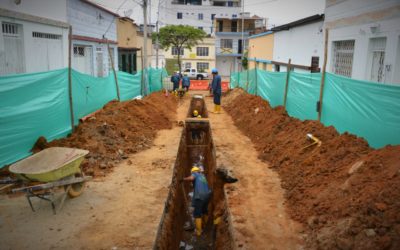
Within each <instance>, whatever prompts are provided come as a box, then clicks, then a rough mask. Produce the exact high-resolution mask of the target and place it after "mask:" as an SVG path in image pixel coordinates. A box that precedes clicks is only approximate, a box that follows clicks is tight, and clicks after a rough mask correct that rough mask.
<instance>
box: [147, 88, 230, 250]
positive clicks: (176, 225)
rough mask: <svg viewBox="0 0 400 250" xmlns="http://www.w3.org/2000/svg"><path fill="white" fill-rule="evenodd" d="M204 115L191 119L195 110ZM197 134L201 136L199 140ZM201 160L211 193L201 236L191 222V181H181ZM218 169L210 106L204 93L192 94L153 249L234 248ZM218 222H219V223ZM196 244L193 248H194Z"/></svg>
mask: <svg viewBox="0 0 400 250" xmlns="http://www.w3.org/2000/svg"><path fill="white" fill-rule="evenodd" d="M195 109H196V110H197V111H198V112H199V114H200V115H201V117H202V118H200V119H199V118H192V114H193V110H195ZM197 135H200V139H198V138H199V137H198V136H197ZM195 163H201V164H202V165H203V166H204V174H205V176H206V178H207V181H208V184H209V187H210V188H211V189H212V196H211V200H210V202H209V206H208V215H209V220H208V223H207V225H205V227H204V229H203V233H202V235H201V236H200V237H197V236H195V233H194V231H193V230H186V229H187V228H186V227H187V226H188V225H190V221H191V220H192V219H193V218H192V215H191V214H192V213H191V212H192V210H189V211H188V208H190V203H191V201H190V195H189V193H190V192H192V191H193V188H192V185H191V183H187V182H181V181H180V180H181V179H182V178H183V177H186V176H189V175H190V170H191V167H192V166H193V164H195ZM219 170H220V169H218V168H217V163H216V154H215V146H214V142H213V138H212V133H211V127H210V122H209V120H208V112H207V107H206V105H205V102H204V97H203V96H196V95H195V96H193V97H192V99H191V103H190V107H189V110H188V112H187V119H186V120H185V128H184V129H183V130H182V136H181V140H180V144H179V148H178V153H177V158H176V162H175V166H174V170H173V176H172V181H171V185H170V190H169V193H168V197H167V200H166V202H165V207H164V211H163V215H162V217H161V221H160V224H159V227H158V231H157V235H156V239H155V242H154V246H153V249H233V248H234V246H233V240H232V230H231V228H232V227H231V219H230V215H229V208H228V206H227V203H226V194H225V191H224V184H225V181H226V179H224V178H221V174H220V171H219ZM217 221H219V222H218V223H216V222H217ZM191 247H193V248H191Z"/></svg>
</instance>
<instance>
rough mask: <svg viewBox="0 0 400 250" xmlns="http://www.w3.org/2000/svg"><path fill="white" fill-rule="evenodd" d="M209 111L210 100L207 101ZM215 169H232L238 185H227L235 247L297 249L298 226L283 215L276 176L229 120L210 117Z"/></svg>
mask: <svg viewBox="0 0 400 250" xmlns="http://www.w3.org/2000/svg"><path fill="white" fill-rule="evenodd" d="M206 103H207V108H208V110H212V108H213V103H212V99H211V98H207V99H206ZM210 120H211V128H212V133H213V138H214V142H215V145H216V151H217V165H219V166H221V165H224V166H225V167H226V168H228V169H231V170H232V171H233V173H234V174H235V176H236V177H237V178H238V179H239V181H238V182H237V183H235V184H227V185H226V186H225V188H227V191H228V197H227V198H228V205H229V208H230V211H231V216H232V221H233V232H234V238H235V245H236V247H238V248H239V249H300V248H301V244H302V235H301V233H300V232H301V226H300V224H298V223H296V222H294V221H293V220H291V219H290V218H289V216H288V215H287V213H286V211H285V206H284V196H283V193H284V191H283V189H282V188H281V185H280V179H279V177H278V175H277V173H276V172H274V171H272V170H271V169H269V167H268V165H267V164H266V163H264V162H262V161H261V160H259V159H258V157H257V151H256V150H255V148H254V146H253V143H252V142H251V141H250V139H249V138H248V137H246V136H245V135H243V133H242V132H241V131H240V130H239V129H238V128H237V127H236V126H235V125H234V123H233V121H232V119H231V117H230V116H229V115H228V114H227V113H225V112H223V113H222V114H212V113H210Z"/></svg>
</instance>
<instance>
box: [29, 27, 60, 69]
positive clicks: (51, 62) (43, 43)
mask: <svg viewBox="0 0 400 250" xmlns="http://www.w3.org/2000/svg"><path fill="white" fill-rule="evenodd" d="M32 36H33V38H32V39H33V51H32V52H31V53H32V56H33V58H35V62H36V63H35V64H33V65H32V71H33V72H39V71H48V70H54V69H61V68H63V48H62V35H58V34H49V33H41V32H33V34H32Z"/></svg>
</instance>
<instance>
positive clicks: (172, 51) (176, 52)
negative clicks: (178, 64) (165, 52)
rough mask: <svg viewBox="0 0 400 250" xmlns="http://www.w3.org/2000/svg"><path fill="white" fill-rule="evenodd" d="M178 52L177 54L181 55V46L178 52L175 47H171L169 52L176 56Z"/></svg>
mask: <svg viewBox="0 0 400 250" xmlns="http://www.w3.org/2000/svg"><path fill="white" fill-rule="evenodd" d="M178 53H179V55H181V56H183V48H181V49H180V51H179V52H178V48H177V47H172V48H171V54H172V55H173V56H177V55H178Z"/></svg>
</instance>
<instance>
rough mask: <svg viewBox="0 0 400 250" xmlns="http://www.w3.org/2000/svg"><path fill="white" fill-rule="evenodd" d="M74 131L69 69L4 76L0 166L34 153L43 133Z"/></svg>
mask: <svg viewBox="0 0 400 250" xmlns="http://www.w3.org/2000/svg"><path fill="white" fill-rule="evenodd" d="M70 130H71V123H70V111H69V101H68V71H67V70H65V69H61V70H56V71H49V72H45V73H36V74H21V75H12V76H5V77H1V78H0V167H1V166H3V165H5V164H9V163H12V162H15V161H17V160H19V159H22V158H24V157H26V156H28V155H30V152H29V151H30V149H31V148H32V146H33V144H34V143H35V141H36V140H37V139H38V137H39V136H44V137H46V138H47V139H48V140H53V139H55V138H59V137H62V136H65V135H66V134H67V133H69V131H70Z"/></svg>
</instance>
